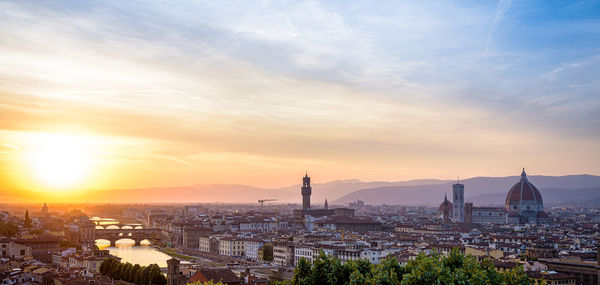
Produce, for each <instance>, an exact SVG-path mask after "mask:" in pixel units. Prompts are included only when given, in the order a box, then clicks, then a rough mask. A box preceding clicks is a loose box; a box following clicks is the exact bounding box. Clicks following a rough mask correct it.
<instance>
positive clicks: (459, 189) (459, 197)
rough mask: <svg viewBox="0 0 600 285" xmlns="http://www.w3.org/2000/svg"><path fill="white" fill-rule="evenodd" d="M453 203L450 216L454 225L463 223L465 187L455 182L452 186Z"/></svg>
mask: <svg viewBox="0 0 600 285" xmlns="http://www.w3.org/2000/svg"><path fill="white" fill-rule="evenodd" d="M452 195H453V197H452V198H453V201H452V205H453V206H454V209H453V211H452V215H453V216H454V218H453V220H454V222H455V223H464V222H465V185H463V184H460V183H458V182H456V184H454V185H452Z"/></svg>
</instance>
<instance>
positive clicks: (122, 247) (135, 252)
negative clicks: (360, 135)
mask: <svg viewBox="0 0 600 285" xmlns="http://www.w3.org/2000/svg"><path fill="white" fill-rule="evenodd" d="M90 220H92V221H100V224H101V225H103V226H105V227H107V228H109V229H110V228H111V227H110V225H111V224H116V223H117V221H116V220H114V219H108V218H99V217H93V218H91V219H90ZM96 245H97V246H98V247H99V248H100V249H108V250H110V253H111V254H113V255H116V256H118V257H120V258H121V261H122V262H130V263H132V264H136V263H137V264H140V265H149V264H152V263H156V264H158V266H160V267H166V266H167V260H168V259H169V258H171V257H170V256H169V255H167V254H164V253H162V252H160V251H158V250H156V249H155V248H154V247H152V246H151V245H150V243H149V242H148V241H146V240H144V241H142V242H141V245H140V246H134V241H133V240H130V239H122V240H119V241H117V243H116V246H115V247H111V246H109V245H110V242H109V241H107V240H97V241H96Z"/></svg>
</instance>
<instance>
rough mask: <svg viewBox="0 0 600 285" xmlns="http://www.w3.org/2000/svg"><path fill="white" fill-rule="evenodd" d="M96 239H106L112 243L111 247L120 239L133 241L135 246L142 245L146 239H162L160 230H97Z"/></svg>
mask: <svg viewBox="0 0 600 285" xmlns="http://www.w3.org/2000/svg"><path fill="white" fill-rule="evenodd" d="M94 236H95V238H96V239H105V240H108V241H110V246H115V243H116V242H117V241H118V240H120V239H132V240H133V241H134V242H135V245H140V242H141V241H142V240H145V239H148V240H150V239H155V240H158V239H160V230H159V229H123V228H121V229H95V235H94Z"/></svg>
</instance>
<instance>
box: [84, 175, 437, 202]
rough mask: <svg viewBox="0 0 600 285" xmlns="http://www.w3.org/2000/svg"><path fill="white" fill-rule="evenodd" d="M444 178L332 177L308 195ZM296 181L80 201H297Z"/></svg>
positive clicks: (315, 197)
mask: <svg viewBox="0 0 600 285" xmlns="http://www.w3.org/2000/svg"><path fill="white" fill-rule="evenodd" d="M447 182H448V181H446V180H435V179H423V180H410V181H399V182H362V181H360V180H356V179H351V180H336V181H332V182H326V183H313V184H312V187H313V192H312V196H311V198H312V199H311V200H312V203H313V204H314V205H321V204H323V203H324V202H325V199H326V198H327V199H328V200H329V201H330V203H331V201H333V200H335V199H338V198H340V197H342V196H344V195H346V194H348V193H351V192H353V191H356V190H359V189H364V188H373V187H382V186H400V185H420V184H441V183H447ZM300 187H301V185H300V184H296V185H292V186H287V187H281V188H275V189H268V188H258V187H252V186H247V185H235V184H210V185H194V186H182V187H165V188H144V189H118V190H94V191H87V192H85V193H82V194H81V198H80V199H82V201H94V202H118V203H122V202H187V203H214V202H219V203H256V202H257V200H258V199H266V198H269V199H271V198H274V199H277V202H276V203H301V196H300Z"/></svg>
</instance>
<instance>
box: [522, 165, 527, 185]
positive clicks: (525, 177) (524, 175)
mask: <svg viewBox="0 0 600 285" xmlns="http://www.w3.org/2000/svg"><path fill="white" fill-rule="evenodd" d="M521 181H523V182H525V181H527V174H526V173H525V167H523V172H521Z"/></svg>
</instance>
